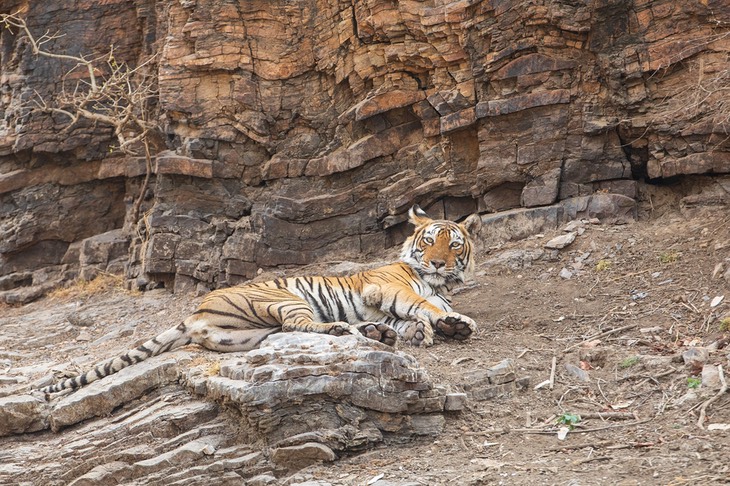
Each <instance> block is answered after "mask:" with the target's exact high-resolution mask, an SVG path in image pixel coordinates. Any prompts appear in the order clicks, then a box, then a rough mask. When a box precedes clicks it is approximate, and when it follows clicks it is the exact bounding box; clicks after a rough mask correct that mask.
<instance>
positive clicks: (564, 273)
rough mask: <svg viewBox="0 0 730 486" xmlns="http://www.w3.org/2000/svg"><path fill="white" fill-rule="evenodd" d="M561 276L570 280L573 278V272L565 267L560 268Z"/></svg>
mask: <svg viewBox="0 0 730 486" xmlns="http://www.w3.org/2000/svg"><path fill="white" fill-rule="evenodd" d="M559 276H560V278H563V279H565V280H569V279H571V278H573V272H571V271H570V270H568V269H567V268H563V269H562V270H560V274H559Z"/></svg>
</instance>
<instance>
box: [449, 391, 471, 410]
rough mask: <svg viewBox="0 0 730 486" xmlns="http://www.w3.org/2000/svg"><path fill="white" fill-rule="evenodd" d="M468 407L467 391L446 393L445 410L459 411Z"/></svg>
mask: <svg viewBox="0 0 730 486" xmlns="http://www.w3.org/2000/svg"><path fill="white" fill-rule="evenodd" d="M464 408H466V393H449V394H448V395H446V403H444V410H445V411H447V412H458V411H461V410H464Z"/></svg>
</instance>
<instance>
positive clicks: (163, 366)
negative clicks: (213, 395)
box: [50, 352, 190, 431]
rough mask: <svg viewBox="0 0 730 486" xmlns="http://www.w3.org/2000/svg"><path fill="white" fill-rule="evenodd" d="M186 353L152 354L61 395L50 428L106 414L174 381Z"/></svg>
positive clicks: (55, 428)
mask: <svg viewBox="0 0 730 486" xmlns="http://www.w3.org/2000/svg"><path fill="white" fill-rule="evenodd" d="M189 356H190V355H189V354H188V353H185V352H176V353H170V354H167V355H163V356H161V357H157V358H151V359H149V360H147V361H143V362H141V363H138V364H136V365H134V366H130V367H129V368H125V369H123V370H121V371H120V372H119V373H116V374H114V375H112V376H108V377H106V378H104V379H102V380H98V381H95V382H92V383H90V384H89V385H87V386H85V387H83V388H81V389H79V390H77V391H76V392H73V393H71V394H70V395H66V396H63V397H61V398H60V399H59V400H58V402H56V403H54V404H53V407H52V410H51V413H50V426H51V429H53V430H54V431H58V430H60V429H61V428H63V427H66V426H69V425H73V424H76V423H79V422H81V421H83V420H86V419H88V418H91V417H101V416H104V415H108V414H109V413H110V412H111V411H112V410H114V409H115V408H117V407H118V406H120V405H123V404H125V403H129V402H131V401H132V400H134V399H135V398H138V397H140V396H142V395H143V394H144V393H145V392H147V391H149V390H151V389H154V388H159V387H160V386H162V385H166V384H168V383H173V382H176V381H177V379H178V362H179V361H180V360H186V361H187V360H189Z"/></svg>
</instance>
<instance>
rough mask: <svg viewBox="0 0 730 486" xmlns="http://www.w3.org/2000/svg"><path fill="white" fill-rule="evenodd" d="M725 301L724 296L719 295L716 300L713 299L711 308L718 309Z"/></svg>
mask: <svg viewBox="0 0 730 486" xmlns="http://www.w3.org/2000/svg"><path fill="white" fill-rule="evenodd" d="M724 299H725V296H724V295H718V296H717V297H715V298H714V299H712V302H710V307H717V306H718V305H720V304H721V303H722V301H723V300H724Z"/></svg>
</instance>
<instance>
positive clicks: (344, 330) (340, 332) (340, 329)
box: [327, 323, 352, 336]
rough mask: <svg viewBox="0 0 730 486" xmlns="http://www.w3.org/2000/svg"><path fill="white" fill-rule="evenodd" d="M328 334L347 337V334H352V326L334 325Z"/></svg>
mask: <svg viewBox="0 0 730 486" xmlns="http://www.w3.org/2000/svg"><path fill="white" fill-rule="evenodd" d="M327 334H330V335H332V336H345V335H347V334H352V326H350V325H349V324H347V323H342V324H332V326H331V327H330V328H329V329H328V330H327Z"/></svg>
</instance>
